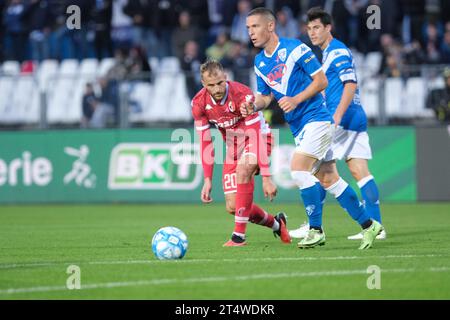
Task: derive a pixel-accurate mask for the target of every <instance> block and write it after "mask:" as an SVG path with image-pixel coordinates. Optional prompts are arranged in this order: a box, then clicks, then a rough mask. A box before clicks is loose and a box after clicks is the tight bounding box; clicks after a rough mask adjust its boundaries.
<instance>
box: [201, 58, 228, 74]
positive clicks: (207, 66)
mask: <svg viewBox="0 0 450 320" xmlns="http://www.w3.org/2000/svg"><path fill="white" fill-rule="evenodd" d="M218 71H223V66H222V64H221V63H220V62H219V61H217V60H215V59H208V60H206V61H205V63H203V64H202V65H201V66H200V74H201V75H202V77H203V74H204V73H205V72H207V73H208V74H210V75H213V74H216V73H217V72H218Z"/></svg>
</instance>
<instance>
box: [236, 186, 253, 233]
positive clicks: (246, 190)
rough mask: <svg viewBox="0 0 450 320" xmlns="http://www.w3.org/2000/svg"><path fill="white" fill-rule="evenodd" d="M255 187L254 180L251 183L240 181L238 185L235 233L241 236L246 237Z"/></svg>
mask: <svg viewBox="0 0 450 320" xmlns="http://www.w3.org/2000/svg"><path fill="white" fill-rule="evenodd" d="M253 189H254V183H253V181H251V182H249V183H241V184H239V183H238V185H237V192H236V213H235V215H234V233H235V234H237V235H238V236H241V237H245V230H246V228H247V222H248V219H249V217H250V211H251V208H252V204H253Z"/></svg>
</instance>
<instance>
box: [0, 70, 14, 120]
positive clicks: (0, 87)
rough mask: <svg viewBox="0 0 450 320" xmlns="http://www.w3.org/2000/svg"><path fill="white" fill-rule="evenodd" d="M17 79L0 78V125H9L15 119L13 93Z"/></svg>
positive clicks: (11, 77) (10, 77) (9, 77)
mask: <svg viewBox="0 0 450 320" xmlns="http://www.w3.org/2000/svg"><path fill="white" fill-rule="evenodd" d="M16 80H17V78H16V77H13V76H3V77H0V97H1V99H0V123H2V124H9V123H11V122H12V119H14V112H15V109H14V105H13V103H12V101H13V93H14V86H15V84H16Z"/></svg>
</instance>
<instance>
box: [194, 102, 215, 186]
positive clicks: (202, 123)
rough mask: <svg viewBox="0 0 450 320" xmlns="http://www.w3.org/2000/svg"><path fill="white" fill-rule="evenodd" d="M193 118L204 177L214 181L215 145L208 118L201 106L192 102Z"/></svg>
mask: <svg viewBox="0 0 450 320" xmlns="http://www.w3.org/2000/svg"><path fill="white" fill-rule="evenodd" d="M191 106H192V116H193V118H194V126H195V131H197V134H198V135H199V139H200V158H201V160H202V168H203V175H204V177H205V178H210V179H212V176H213V169H214V144H213V143H212V138H211V132H210V129H209V122H208V118H207V117H206V116H205V114H204V113H203V111H202V109H201V108H200V106H198V105H196V104H195V102H194V101H192V102H191Z"/></svg>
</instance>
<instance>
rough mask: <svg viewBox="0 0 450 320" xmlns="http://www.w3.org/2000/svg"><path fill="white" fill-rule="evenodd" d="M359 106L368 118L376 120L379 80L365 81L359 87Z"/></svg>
mask: <svg viewBox="0 0 450 320" xmlns="http://www.w3.org/2000/svg"><path fill="white" fill-rule="evenodd" d="M360 95H361V104H362V106H363V108H364V111H365V112H366V115H367V117H368V118H376V117H378V115H379V113H380V112H379V110H378V103H379V101H380V80H379V79H376V78H371V79H367V80H366V81H364V82H362V85H361V86H360Z"/></svg>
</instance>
